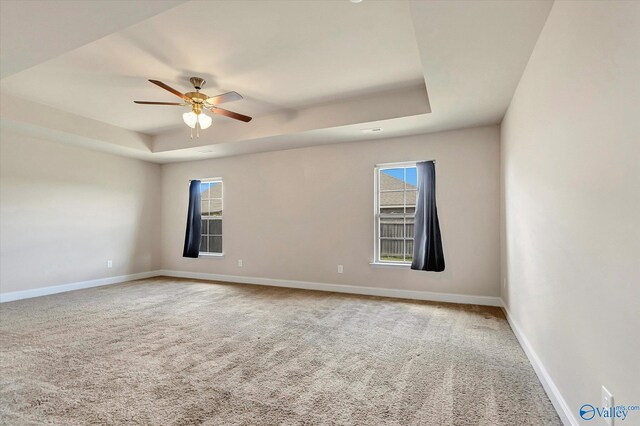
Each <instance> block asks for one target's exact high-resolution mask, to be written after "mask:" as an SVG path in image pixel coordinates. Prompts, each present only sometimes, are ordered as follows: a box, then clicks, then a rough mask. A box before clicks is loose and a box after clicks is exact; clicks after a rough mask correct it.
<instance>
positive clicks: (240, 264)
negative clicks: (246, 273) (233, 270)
mask: <svg viewBox="0 0 640 426" xmlns="http://www.w3.org/2000/svg"><path fill="white" fill-rule="evenodd" d="M238 267H240V268H242V259H238Z"/></svg>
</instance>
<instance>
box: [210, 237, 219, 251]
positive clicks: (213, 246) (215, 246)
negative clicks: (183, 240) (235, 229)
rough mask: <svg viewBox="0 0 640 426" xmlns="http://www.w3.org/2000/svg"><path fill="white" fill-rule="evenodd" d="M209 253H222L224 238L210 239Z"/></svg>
mask: <svg viewBox="0 0 640 426" xmlns="http://www.w3.org/2000/svg"><path fill="white" fill-rule="evenodd" d="M209 252H210V253H222V237H209Z"/></svg>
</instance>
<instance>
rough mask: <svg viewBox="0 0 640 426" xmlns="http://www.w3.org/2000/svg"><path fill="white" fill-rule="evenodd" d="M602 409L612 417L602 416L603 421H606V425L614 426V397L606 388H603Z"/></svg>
mask: <svg viewBox="0 0 640 426" xmlns="http://www.w3.org/2000/svg"><path fill="white" fill-rule="evenodd" d="M602 408H603V411H606V412H609V413H610V414H611V415H610V416H602V417H601V418H602V420H604V422H605V424H607V425H609V426H613V420H614V419H615V412H614V410H615V404H614V402H613V395H611V392H609V391H608V390H607V388H605V387H604V386H602Z"/></svg>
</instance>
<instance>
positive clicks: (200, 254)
mask: <svg viewBox="0 0 640 426" xmlns="http://www.w3.org/2000/svg"><path fill="white" fill-rule="evenodd" d="M199 180H200V183H211V182H220V183H221V184H222V191H221V194H220V200H221V201H222V215H221V216H219V219H220V220H221V221H223V222H224V209H225V206H224V182H223V180H222V177H213V178H203V179H199ZM201 217H202V216H201ZM216 219H218V217H216ZM220 237H222V252H220V253H216V252H209V251H200V252H198V257H207V258H221V257H224V231H223V233H222V234H220Z"/></svg>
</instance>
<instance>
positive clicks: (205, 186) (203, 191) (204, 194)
mask: <svg viewBox="0 0 640 426" xmlns="http://www.w3.org/2000/svg"><path fill="white" fill-rule="evenodd" d="M209 185H210V183H209V182H202V183H200V197H201V198H202V199H203V200H204V199H205V198H209V195H208V194H209Z"/></svg>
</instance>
